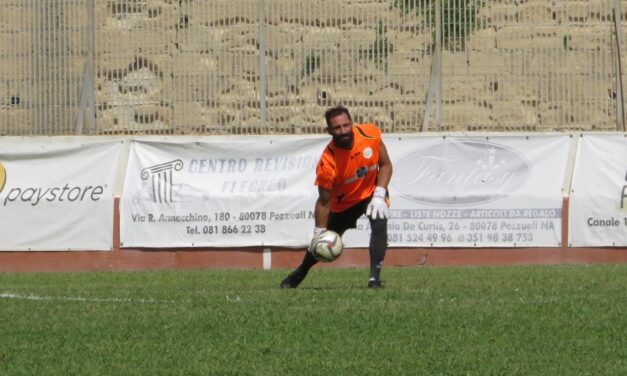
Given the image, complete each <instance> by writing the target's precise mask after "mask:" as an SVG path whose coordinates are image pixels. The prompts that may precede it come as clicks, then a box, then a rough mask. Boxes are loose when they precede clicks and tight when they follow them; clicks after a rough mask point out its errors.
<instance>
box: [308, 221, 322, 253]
mask: <svg viewBox="0 0 627 376" xmlns="http://www.w3.org/2000/svg"><path fill="white" fill-rule="evenodd" d="M325 230H326V228H324V227H314V233H313V238H312V239H311V242H310V243H309V247H308V248H307V252H309V253H311V255H312V256H313V255H314V254H315V253H314V250H315V249H316V243H317V242H318V237H319V236H320V234H322V233H323V232H324V231H325Z"/></svg>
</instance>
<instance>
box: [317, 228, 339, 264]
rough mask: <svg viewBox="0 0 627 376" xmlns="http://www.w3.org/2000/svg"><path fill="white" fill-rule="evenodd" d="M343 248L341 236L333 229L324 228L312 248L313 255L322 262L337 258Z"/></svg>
mask: <svg viewBox="0 0 627 376" xmlns="http://www.w3.org/2000/svg"><path fill="white" fill-rule="evenodd" d="M343 250H344V244H343V243H342V237H341V236H340V235H339V234H338V233H337V232H334V231H331V230H326V231H324V232H323V233H322V234H320V236H318V241H317V242H316V245H315V247H314V249H313V257H314V258H315V259H316V260H318V261H322V262H331V261H335V260H337V258H338V257H340V255H341V254H342V251H343Z"/></svg>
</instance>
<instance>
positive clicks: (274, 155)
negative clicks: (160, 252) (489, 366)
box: [120, 135, 570, 247]
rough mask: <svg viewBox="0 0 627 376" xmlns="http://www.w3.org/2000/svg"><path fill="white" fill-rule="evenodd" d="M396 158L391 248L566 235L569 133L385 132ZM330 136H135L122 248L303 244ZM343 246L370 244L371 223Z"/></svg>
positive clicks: (515, 243) (552, 242)
mask: <svg viewBox="0 0 627 376" xmlns="http://www.w3.org/2000/svg"><path fill="white" fill-rule="evenodd" d="M384 140H385V143H386V145H387V147H388V152H389V154H390V157H391V159H392V161H393V164H394V176H393V178H392V182H391V184H390V187H389V188H390V192H391V196H392V205H391V209H392V218H391V219H390V221H389V225H388V228H389V231H388V234H389V241H390V246H410V247H425V246H435V247H451V246H452V247H468V246H471V247H472V246H476V247H526V246H559V245H560V244H561V219H562V185H563V182H564V175H565V170H566V162H567V159H568V151H569V145H570V137H569V136H530V137H524V136H521V137H505V136H503V137H490V138H489V140H488V139H486V137H458V138H446V139H443V138H442V137H424V136H409V137H406V136H405V135H402V137H399V136H395V135H388V136H385V137H384ZM328 141H329V138H328V137H310V138H304V139H303V138H302V137H296V136H281V137H276V136H275V137H254V138H252V137H239V138H237V137H230V138H220V139H216V138H205V139H203V141H202V142H198V141H195V142H153V141H134V142H133V144H132V146H131V154H130V156H129V163H128V168H127V175H126V180H125V186H124V191H123V195H122V199H121V210H120V212H121V214H120V215H121V245H122V246H123V247H176V246H185V247H201V246H259V245H277V246H304V245H306V244H308V242H309V240H310V237H311V233H312V228H313V223H314V221H313V208H314V203H315V200H316V198H317V189H316V187H315V186H314V185H313V182H314V180H315V166H316V164H317V161H318V158H319V157H320V154H321V153H322V150H323V148H324V146H325V145H326V143H327V142H328ZM358 230H361V231H355V230H350V231H348V232H347V233H346V234H345V236H344V240H345V243H346V245H347V246H348V247H365V246H367V245H368V242H369V238H368V236H369V229H368V221H367V220H366V219H365V217H362V219H360V220H359V222H358Z"/></svg>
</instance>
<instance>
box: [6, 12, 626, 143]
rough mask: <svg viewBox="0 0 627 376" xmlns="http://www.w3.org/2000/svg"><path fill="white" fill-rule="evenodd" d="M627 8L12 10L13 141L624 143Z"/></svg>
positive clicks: (9, 126)
mask: <svg viewBox="0 0 627 376" xmlns="http://www.w3.org/2000/svg"><path fill="white" fill-rule="evenodd" d="M626 1H627V0H626ZM624 5H626V4H623V2H622V1H618V0H597V1H594V2H592V1H590V2H584V1H557V0H556V1H515V0H352V1H343V0H204V1H198V0H178V1H170V0H0V135H75V134H83V135H102V134H305V133H320V132H322V131H323V130H324V121H323V118H322V113H323V112H324V110H325V109H326V108H327V107H329V106H332V105H335V104H343V105H345V106H347V107H349V108H350V109H351V110H352V113H353V115H354V118H355V119H354V120H355V121H358V122H359V121H375V122H377V123H378V124H379V126H380V127H381V128H383V130H384V131H386V132H421V131H568V130H607V131H611V130H617V129H618V130H623V129H624V128H623V127H624V120H623V119H624V115H623V93H622V79H621V78H622V77H621V75H622V71H623V70H621V69H619V68H620V64H622V63H621V59H620V57H621V54H619V53H618V52H619V51H620V49H619V48H618V46H620V41H621V39H624V33H623V32H622V31H621V30H623V29H624V28H621V27H620V26H621V21H622V19H623V18H624V17H623V12H622V10H621V9H627V7H625V6H624ZM615 20H616V22H615Z"/></svg>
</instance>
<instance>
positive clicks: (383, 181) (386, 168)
mask: <svg viewBox="0 0 627 376" xmlns="http://www.w3.org/2000/svg"><path fill="white" fill-rule="evenodd" d="M390 179H392V160H390V156H389V155H388V149H387V148H386V147H385V144H384V143H383V141H381V148H380V150H379V175H378V176H377V187H383V188H385V189H387V188H388V184H390Z"/></svg>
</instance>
